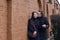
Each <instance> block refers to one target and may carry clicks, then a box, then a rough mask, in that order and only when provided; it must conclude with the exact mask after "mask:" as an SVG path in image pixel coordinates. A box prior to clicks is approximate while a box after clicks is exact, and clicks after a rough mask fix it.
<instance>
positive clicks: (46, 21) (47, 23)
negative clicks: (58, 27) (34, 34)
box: [44, 17, 49, 29]
mask: <svg viewBox="0 0 60 40" xmlns="http://www.w3.org/2000/svg"><path fill="white" fill-rule="evenodd" d="M44 19H45V20H44V21H45V24H46V25H47V27H46V29H48V28H49V22H48V19H47V18H46V17H45V18H44Z"/></svg>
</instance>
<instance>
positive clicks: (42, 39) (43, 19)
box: [38, 17, 49, 40]
mask: <svg viewBox="0 0 60 40" xmlns="http://www.w3.org/2000/svg"><path fill="white" fill-rule="evenodd" d="M39 20H40V26H39V28H38V30H39V36H40V40H46V39H47V37H48V34H47V29H48V28H49V23H48V20H47V18H46V17H41V18H39ZM43 24H46V25H48V26H47V27H46V28H43V27H42V25H43Z"/></svg>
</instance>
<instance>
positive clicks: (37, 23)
mask: <svg viewBox="0 0 60 40" xmlns="http://www.w3.org/2000/svg"><path fill="white" fill-rule="evenodd" d="M34 25H35V28H36V31H37V36H36V37H35V38H32V37H28V40H40V37H39V33H38V27H39V25H40V24H39V20H38V19H34ZM29 31H30V32H32V33H33V32H34V31H35V29H34V27H33V26H32V25H31V19H29V21H28V32H29Z"/></svg>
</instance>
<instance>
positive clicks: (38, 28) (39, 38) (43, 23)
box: [28, 11, 49, 40]
mask: <svg viewBox="0 0 60 40" xmlns="http://www.w3.org/2000/svg"><path fill="white" fill-rule="evenodd" d="M43 14H44V12H43V11H38V12H32V16H31V18H30V19H29V20H28V40H47V38H48V34H47V29H48V28H49V23H48V20H47V18H46V17H45V16H44V15H43Z"/></svg>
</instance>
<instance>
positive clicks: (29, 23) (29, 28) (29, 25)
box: [28, 19, 35, 33]
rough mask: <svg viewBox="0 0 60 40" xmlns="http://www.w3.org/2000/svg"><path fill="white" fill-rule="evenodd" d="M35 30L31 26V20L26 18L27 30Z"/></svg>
mask: <svg viewBox="0 0 60 40" xmlns="http://www.w3.org/2000/svg"><path fill="white" fill-rule="evenodd" d="M34 31H35V30H34V28H33V26H32V25H31V20H30V19H29V20H28V32H32V33H33V32H34Z"/></svg>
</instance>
